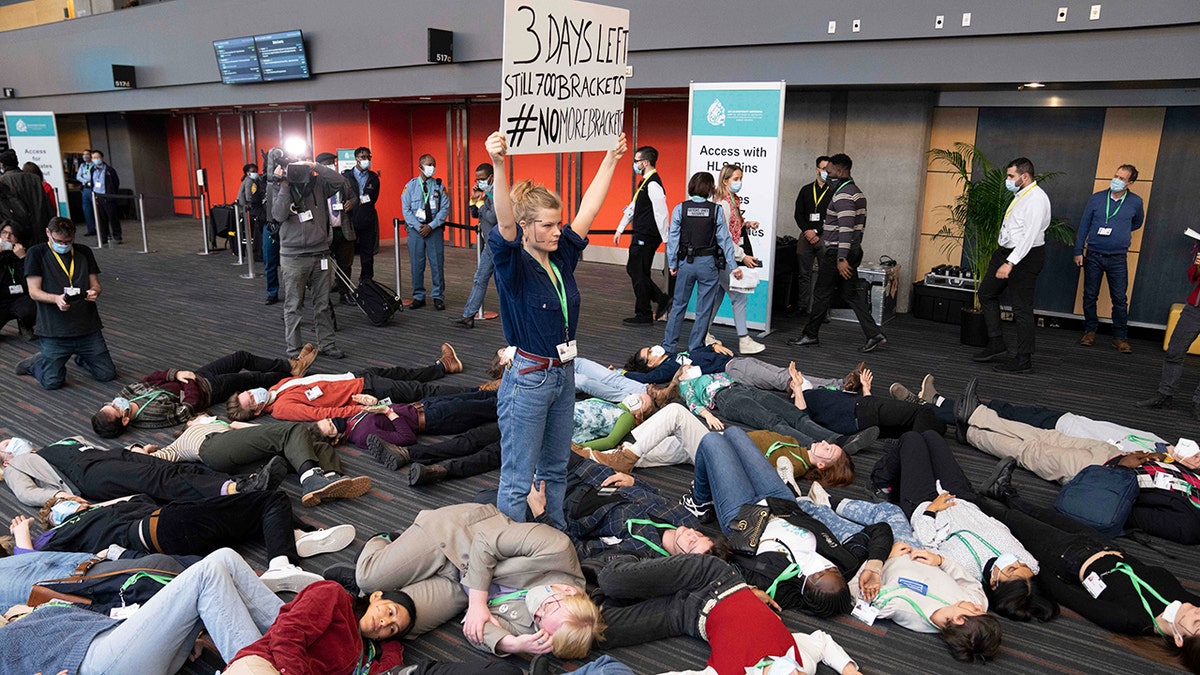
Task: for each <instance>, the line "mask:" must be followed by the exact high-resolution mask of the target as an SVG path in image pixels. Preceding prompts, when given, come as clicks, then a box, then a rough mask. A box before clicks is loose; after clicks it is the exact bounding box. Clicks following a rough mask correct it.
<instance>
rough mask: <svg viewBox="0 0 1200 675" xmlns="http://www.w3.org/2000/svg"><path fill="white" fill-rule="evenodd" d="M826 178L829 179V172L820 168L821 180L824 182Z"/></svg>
mask: <svg viewBox="0 0 1200 675" xmlns="http://www.w3.org/2000/svg"><path fill="white" fill-rule="evenodd" d="M827 180H829V172H828V171H826V170H825V169H821V182H822V183H824V182H825V181H827Z"/></svg>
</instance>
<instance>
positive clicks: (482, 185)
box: [475, 180, 492, 192]
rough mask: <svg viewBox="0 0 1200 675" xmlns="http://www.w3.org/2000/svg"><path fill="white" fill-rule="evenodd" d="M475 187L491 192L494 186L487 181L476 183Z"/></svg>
mask: <svg viewBox="0 0 1200 675" xmlns="http://www.w3.org/2000/svg"><path fill="white" fill-rule="evenodd" d="M475 187H476V188H478V189H479V190H481V191H483V192H491V191H492V184H491V183H489V182H487V181H486V180H477V181H475Z"/></svg>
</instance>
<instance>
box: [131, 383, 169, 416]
mask: <svg viewBox="0 0 1200 675" xmlns="http://www.w3.org/2000/svg"><path fill="white" fill-rule="evenodd" d="M159 394H166V395H167V396H170V397H171V398H175V394H172V393H171V392H169V391H167V390H165V389H152V390H150V391H148V392H146V393H144V394H142V395H140V396H134V397H133V398H131V399H129V402H130V403H136V402H138V401H145V400H147V399H149V400H154V399H156V398H158V395H159ZM145 409H146V406H144V405H142V406H138V409H137V412H135V413H133V419H135V420H136V419H137V418H138V417H139V416H141V414H142V412H143V411H144V410H145Z"/></svg>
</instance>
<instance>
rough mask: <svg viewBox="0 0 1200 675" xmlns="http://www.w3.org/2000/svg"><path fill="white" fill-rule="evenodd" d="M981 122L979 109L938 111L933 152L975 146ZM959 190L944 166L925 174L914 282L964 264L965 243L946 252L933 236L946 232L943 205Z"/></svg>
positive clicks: (931, 138) (931, 140) (931, 144)
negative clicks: (944, 267) (943, 268)
mask: <svg viewBox="0 0 1200 675" xmlns="http://www.w3.org/2000/svg"><path fill="white" fill-rule="evenodd" d="M978 122H979V109H978V108H935V109H934V111H933V126H932V129H931V130H930V134H929V149H931V150H932V149H934V148H939V149H946V150H949V149H951V148H953V147H954V144H955V143H970V144H974V143H975V128H976V126H977V124H978ZM958 192H959V187H958V183H957V181H956V180H955V179H954V175H953V174H952V173H950V171H949V170H948V169H947V168H946V167H945V166H944V165H941V164H938V165H937V166H933V165H930V166H929V167H928V170H927V172H926V175H925V194H924V197H923V198H922V201H921V235H920V241H919V242H918V244H917V264H916V265H915V266H914V267H913V270H912V279H913V281H920V280H921V279H923V278H925V273H926V272H928V271H929V270H930V268H932V267H933V266H935V265H942V264H953V265H957V264H960V263H961V262H962V244H961V242H960V243H959V244H958V246H957V247H956V248H955V250H953V251H950V252H946V251H943V250H942V249H943V245H944V242H945V241H946V240H945V239H943V238H940V237H939V238H937V239H935V238H934V237H932V236H930V235H932V234H934V233H935V232H937V231H938V230H940V229H942V225H943V221H945V219H946V215H947V214H946V211H945V209H943V208H940V207H942V206H945V205H948V204H950V203H951V202H953V201H954V197H955V196H956V195H957V194H958Z"/></svg>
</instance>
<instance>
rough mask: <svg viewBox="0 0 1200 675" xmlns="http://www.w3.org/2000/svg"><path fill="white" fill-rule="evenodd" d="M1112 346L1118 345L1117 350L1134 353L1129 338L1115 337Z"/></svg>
mask: <svg viewBox="0 0 1200 675" xmlns="http://www.w3.org/2000/svg"><path fill="white" fill-rule="evenodd" d="M1112 346H1113V347H1116V348H1117V351H1119V352H1121V353H1122V354H1132V353H1133V347H1132V346H1131V345H1130V344H1129V340H1123V339H1121V338H1113V341H1112Z"/></svg>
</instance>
